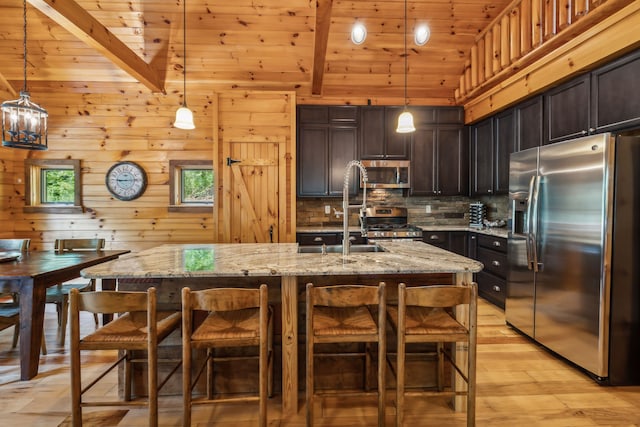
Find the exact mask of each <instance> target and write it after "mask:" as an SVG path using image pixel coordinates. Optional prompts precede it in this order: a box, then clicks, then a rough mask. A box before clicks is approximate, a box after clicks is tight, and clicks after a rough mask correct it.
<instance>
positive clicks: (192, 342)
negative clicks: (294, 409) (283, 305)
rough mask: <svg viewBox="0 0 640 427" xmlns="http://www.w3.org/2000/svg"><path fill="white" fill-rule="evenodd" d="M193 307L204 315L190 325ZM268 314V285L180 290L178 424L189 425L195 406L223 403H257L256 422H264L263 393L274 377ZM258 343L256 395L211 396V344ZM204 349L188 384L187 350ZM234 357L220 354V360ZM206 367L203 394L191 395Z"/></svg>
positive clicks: (269, 316)
mask: <svg viewBox="0 0 640 427" xmlns="http://www.w3.org/2000/svg"><path fill="white" fill-rule="evenodd" d="M198 311H200V312H204V314H205V315H206V318H205V319H204V320H203V321H202V323H199V324H198V323H195V321H194V318H195V317H197V316H194V314H195V313H197V312H198ZM272 342H273V313H272V311H271V310H270V309H269V305H268V291H267V285H265V284H262V285H260V288H259V289H245V288H215V289H206V290H202V291H191V289H189V288H187V287H185V288H183V289H182V360H183V371H182V391H183V399H184V400H183V406H184V415H183V425H184V426H190V425H191V409H192V407H193V406H194V405H197V404H198V405H199V404H212V403H222V402H249V401H253V402H255V401H256V400H257V401H258V402H259V419H258V422H259V425H260V426H261V427H266V425H267V397H268V395H270V394H271V392H272V390H271V389H272V385H271V384H272V379H273V348H272ZM225 347H258V360H259V362H258V363H259V379H258V383H259V386H258V387H259V393H258V396H224V397H223V396H215V393H214V387H213V386H214V361H215V360H220V358H218V357H215V354H214V350H215V349H216V348H225ZM193 349H206V351H207V357H206V360H205V361H204V363H203V364H202V366H201V367H200V368H199V369H198V370H197V371H196V376H195V379H194V381H193V382H192V380H191V378H192V375H191V365H192V359H191V355H192V350H193ZM234 358H235V357H227V358H223V359H225V360H230V359H234ZM245 358H246V357H245ZM205 367H206V371H207V381H206V382H207V395H206V397H202V398H198V399H193V398H192V390H193V387H194V386H195V384H196V383H197V381H198V379H199V378H200V376H201V375H202V373H203V371H204V370H205Z"/></svg>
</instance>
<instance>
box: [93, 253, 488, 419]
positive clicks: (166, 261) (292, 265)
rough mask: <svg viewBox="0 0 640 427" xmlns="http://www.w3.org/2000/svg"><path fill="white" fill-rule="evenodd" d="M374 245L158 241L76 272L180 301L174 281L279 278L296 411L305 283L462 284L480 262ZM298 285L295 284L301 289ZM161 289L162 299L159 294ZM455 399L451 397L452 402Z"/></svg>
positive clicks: (285, 408) (287, 406)
mask: <svg viewBox="0 0 640 427" xmlns="http://www.w3.org/2000/svg"><path fill="white" fill-rule="evenodd" d="M378 246H379V247H380V248H381V249H383V251H380V252H352V253H351V254H350V255H348V256H346V257H345V256H343V255H342V253H327V254H321V253H298V245H297V244H296V243H273V244H270V243H256V244H185V245H162V246H158V247H155V248H151V249H148V250H145V251H142V252H139V253H136V254H132V255H130V256H128V257H126V258H122V259H119V260H116V261H114V262H109V263H106V264H103V265H100V266H96V267H92V268H88V269H85V270H83V271H82V275H83V276H84V277H89V278H94V279H117V281H118V287H119V289H121V290H125V289H139V287H140V286H142V287H144V286H155V287H156V288H157V289H158V294H159V301H161V302H165V303H166V302H170V301H173V303H174V304H177V303H179V295H180V288H181V287H182V286H189V287H193V288H202V287H212V286H229V285H230V284H231V285H235V284H237V285H243V284H247V283H253V284H259V283H267V284H269V286H270V294H271V289H272V288H273V287H274V286H273V285H279V288H280V289H279V295H280V301H281V315H282V319H281V322H282V327H281V328H282V330H281V340H282V343H281V344H282V412H283V415H292V414H295V413H296V412H297V410H298V295H299V293H300V290H299V286H304V283H306V282H309V281H311V282H313V283H314V284H318V285H324V284H333V283H339V282H342V283H347V282H348V283H356V282H358V283H377V282H378V281H385V282H387V284H388V286H391V287H393V286H394V285H396V284H397V283H399V282H402V281H408V282H415V283H436V282H437V283H442V282H448V283H455V284H469V283H471V282H472V280H473V276H472V275H473V273H476V272H478V271H480V270H481V269H482V264H481V263H479V262H477V261H474V260H471V259H469V258H465V257H463V256H460V255H456V254H454V253H451V252H448V251H445V250H443V249H439V248H437V247H435V246H431V245H428V244H425V243H422V242H414V241H385V242H380V243H379V244H378ZM300 289H301V288H300ZM163 294H164V295H165V298H166V299H164V301H163V298H162V297H161V296H160V295H163ZM458 406H459V403H458V402H457V404H456V407H458Z"/></svg>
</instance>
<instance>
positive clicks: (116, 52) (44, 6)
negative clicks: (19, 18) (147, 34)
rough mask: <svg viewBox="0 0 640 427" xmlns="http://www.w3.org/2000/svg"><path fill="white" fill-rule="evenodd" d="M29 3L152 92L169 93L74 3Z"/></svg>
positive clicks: (32, 0) (149, 70)
mask: <svg viewBox="0 0 640 427" xmlns="http://www.w3.org/2000/svg"><path fill="white" fill-rule="evenodd" d="M27 1H28V2H29V4H31V5H32V6H33V7H35V8H36V9H38V10H39V11H40V12H42V13H44V14H45V15H46V16H48V17H49V18H51V19H53V20H54V21H55V22H57V23H58V24H59V25H60V26H62V27H63V28H64V29H66V30H67V31H69V32H70V33H71V34H73V35H74V36H76V37H77V38H78V39H80V40H81V41H83V42H84V43H86V44H87V45H89V46H91V47H93V48H94V49H96V50H97V51H98V52H100V53H101V54H102V55H103V56H105V57H106V58H107V59H109V60H110V61H111V62H113V63H114V64H116V65H117V66H118V67H120V68H121V69H122V70H124V71H125V72H126V73H128V74H130V75H131V76H133V77H134V78H135V79H136V80H138V81H139V82H140V83H142V84H143V85H145V86H146V87H148V88H149V89H151V91H152V92H163V93H164V92H165V90H164V86H163V83H162V81H161V80H160V78H159V77H158V74H157V73H156V72H155V71H154V70H153V69H152V68H151V66H150V65H149V64H147V63H146V62H144V61H143V60H142V58H140V57H139V56H138V55H136V53H135V52H134V51H132V50H131V49H130V48H129V47H128V46H127V45H125V44H124V43H123V42H122V41H120V39H118V38H117V37H116V36H115V35H114V34H113V33H111V32H110V31H109V30H108V29H107V28H106V27H105V26H104V25H102V24H101V23H100V22H99V21H97V20H96V19H95V18H94V17H93V16H92V15H91V14H90V13H89V12H87V11H86V10H84V9H83V8H82V7H81V6H80V5H79V4H78V3H76V2H75V1H74V0H64V1H57V0H27Z"/></svg>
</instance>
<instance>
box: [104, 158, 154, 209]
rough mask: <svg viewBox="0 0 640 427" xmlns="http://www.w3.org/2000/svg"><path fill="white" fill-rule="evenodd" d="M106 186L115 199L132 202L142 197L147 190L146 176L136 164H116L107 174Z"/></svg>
mask: <svg viewBox="0 0 640 427" xmlns="http://www.w3.org/2000/svg"><path fill="white" fill-rule="evenodd" d="M106 184H107V189H109V192H110V193H111V194H113V195H114V196H115V197H116V198H117V199H120V200H133V199H137V198H138V197H140V196H142V193H144V190H145V188H147V174H146V173H145V172H144V169H142V167H141V166H140V165H138V164H136V163H133V162H118V163H116V164H115V165H113V166H111V168H110V169H109V171H108V172H107V176H106Z"/></svg>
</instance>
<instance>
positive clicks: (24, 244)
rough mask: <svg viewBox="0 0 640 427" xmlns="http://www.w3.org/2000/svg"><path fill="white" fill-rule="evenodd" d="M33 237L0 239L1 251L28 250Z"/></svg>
mask: <svg viewBox="0 0 640 427" xmlns="http://www.w3.org/2000/svg"><path fill="white" fill-rule="evenodd" d="M30 244H31V239H0V252H14V251H15V252H28V251H29V245H30Z"/></svg>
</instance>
